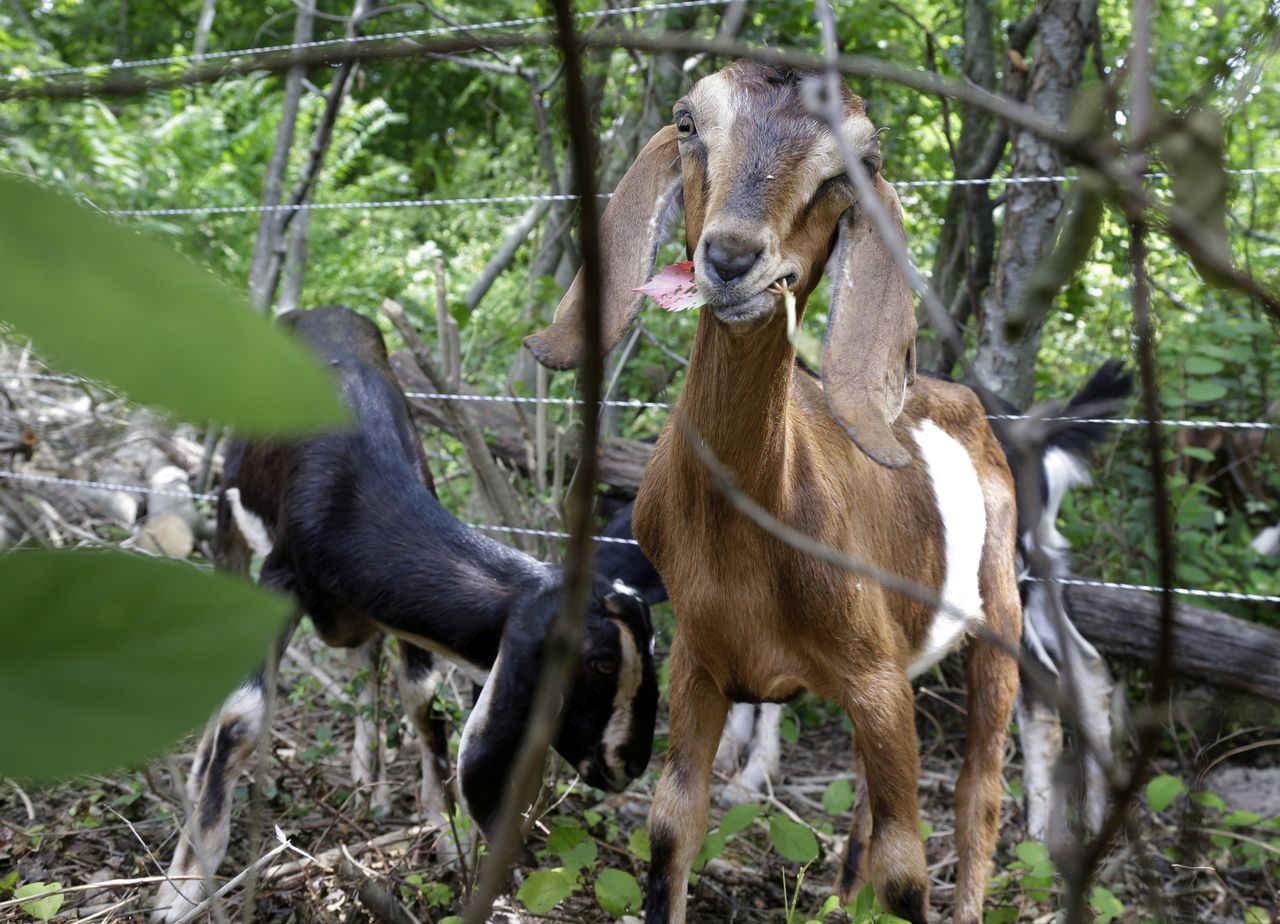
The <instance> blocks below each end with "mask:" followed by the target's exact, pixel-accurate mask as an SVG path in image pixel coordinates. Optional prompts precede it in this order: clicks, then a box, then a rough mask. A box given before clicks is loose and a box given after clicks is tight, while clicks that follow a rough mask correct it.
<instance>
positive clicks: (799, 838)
mask: <svg viewBox="0 0 1280 924" xmlns="http://www.w3.org/2000/svg"><path fill="white" fill-rule="evenodd" d="M769 842H770V843H771V844H773V849H774V850H776V851H777V852H778V853H779V854H781V855H782V856H783V857H785V858H786V859H788V860H794V861H796V862H797V863H810V862H812V861H813V860H814V859H815V858H817V856H818V839H817V838H816V837H814V835H813V831H811V830H810V829H809V827H808V826H807V825H801V824H796V823H795V822H794V821H792V820H791V819H790V818H787V817H786V816H785V815H774V816H772V817H771V818H770V819H769Z"/></svg>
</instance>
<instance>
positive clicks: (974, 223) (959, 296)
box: [918, 0, 1036, 372]
mask: <svg viewBox="0 0 1280 924" xmlns="http://www.w3.org/2000/svg"><path fill="white" fill-rule="evenodd" d="M1035 29H1036V17H1035V15H1034V14H1032V16H1030V17H1028V18H1027V19H1026V20H1024V21H1023V22H1020V23H1014V24H1012V25H1010V26H1009V29H1008V44H1007V47H1005V48H1004V57H1005V61H1004V76H1003V79H1002V80H1001V81H1000V92H1001V94H1002V95H1004V96H1006V97H1008V98H1010V99H1018V100H1020V99H1022V98H1023V96H1024V95H1025V93H1026V69H1025V66H1023V65H1022V64H1021V61H1022V54H1023V52H1025V51H1026V49H1027V45H1028V44H1030V42H1031V38H1032V36H1033V35H1034V34H1035ZM964 32H965V48H964V59H963V61H962V62H961V67H962V70H963V72H964V76H965V78H966V79H967V80H968V81H969V82H970V83H973V84H975V85H977V86H980V87H983V88H984V89H994V88H995V86H996V73H997V70H998V68H997V57H996V56H997V55H998V54H1000V49H998V48H997V46H996V43H995V36H994V33H995V18H994V16H993V14H992V10H991V5H990V2H989V0H969V3H968V4H967V6H966V8H965V23H964ZM958 112H959V115H960V121H961V127H960V138H959V140H958V142H957V143H956V144H955V146H954V150H953V152H952V153H953V163H952V168H953V170H954V172H955V175H956V177H958V178H963V179H973V180H976V179H988V178H990V177H991V176H992V174H993V173H994V172H995V170H996V167H998V166H999V164H1000V161H1001V160H1002V159H1003V157H1004V151H1005V147H1006V145H1007V144H1008V140H1009V132H1008V129H1007V128H1006V127H1005V125H1004V124H1003V123H1002V122H999V121H997V120H996V119H995V118H994V117H992V116H991V115H990V114H989V113H987V112H985V111H984V110H982V109H979V108H978V107H976V106H973V105H970V104H966V103H961V104H960V106H959V107H958ZM994 210H995V202H994V201H993V199H992V188H991V187H989V186H953V187H951V191H950V193H949V194H948V195H947V202H946V205H945V206H944V207H943V221H942V228H941V232H940V234H939V237H938V248H937V253H936V256H935V257H934V262H933V272H932V276H931V281H932V284H933V287H934V290H935V291H936V292H937V293H938V297H939V299H940V300H941V302H942V304H943V306H944V307H945V308H946V309H947V314H948V316H949V317H950V318H951V320H952V321H953V322H954V325H955V327H956V328H957V329H960V328H963V327H964V326H965V325H966V324H967V323H968V322H969V320H970V319H971V318H972V317H973V316H974V315H975V314H977V313H978V311H979V307H980V305H981V299H982V296H983V294H984V293H985V292H986V290H987V286H988V285H989V284H990V281H991V268H992V264H993V263H994V261H995V245H996V231H995V221H994V218H993V212H994ZM919 321H920V325H921V327H926V326H930V327H931V326H932V325H931V324H930V323H929V321H930V319H929V314H928V312H925V311H921V312H920V318H919ZM918 350H919V354H918V356H919V363H920V365H921V366H922V367H923V368H925V369H936V370H938V371H940V372H949V371H950V370H951V367H952V366H953V365H955V362H956V360H957V359H958V357H957V356H956V355H955V353H954V351H953V350H952V349H951V347H950V345H949V344H948V343H947V342H946V339H945V338H943V337H937V338H932V339H922V340H921V341H920V344H919V346H918Z"/></svg>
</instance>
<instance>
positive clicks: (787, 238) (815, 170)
mask: <svg viewBox="0 0 1280 924" xmlns="http://www.w3.org/2000/svg"><path fill="white" fill-rule="evenodd" d="M824 83H825V78H824V77H823V76H822V75H820V74H816V73H813V72H807V71H797V70H794V69H791V68H786V67H780V66H776V65H769V64H762V63H759V62H756V61H751V60H742V61H738V62H735V63H734V64H731V65H730V66H728V67H726V68H724V69H723V70H721V71H719V72H717V73H715V74H712V75H710V76H708V77H704V78H703V79H702V80H699V81H698V82H697V83H696V84H695V85H694V86H693V88H692V89H691V90H690V92H689V94H688V95H687V96H685V97H684V98H683V99H681V100H680V101H679V102H678V103H676V105H675V109H674V114H675V120H674V124H672V125H668V126H665V127H664V128H662V129H661V130H660V131H659V132H658V133H657V134H656V135H654V136H653V138H652V139H651V140H650V141H649V143H648V144H647V145H646V146H645V148H644V150H642V151H641V152H640V155H639V156H638V157H637V158H636V162H635V164H633V165H632V167H631V169H630V170H628V171H627V174H626V176H624V177H623V178H622V181H621V182H620V183H619V184H618V187H617V189H616V191H615V192H614V196H613V199H612V201H611V202H610V203H609V206H608V208H607V209H606V210H605V213H604V216H603V218H602V220H601V226H600V235H601V255H602V270H603V291H602V292H601V296H602V306H603V318H602V320H603V325H604V345H605V348H606V349H612V348H613V347H614V346H615V345H616V344H617V343H618V342H619V341H620V340H621V339H622V336H623V334H624V333H625V332H626V330H627V328H628V327H629V326H630V324H631V322H632V321H633V320H634V318H635V316H636V313H637V312H638V311H639V310H640V306H641V303H642V302H643V298H642V297H641V296H639V295H637V294H636V293H635V292H633V291H632V290H633V289H634V288H636V287H637V286H639V285H641V284H642V283H643V282H644V281H645V279H646V278H647V277H648V275H649V273H650V272H651V270H652V267H653V262H654V258H655V257H656V255H657V250H658V247H659V246H660V245H661V244H662V241H663V235H664V232H665V229H666V227H667V225H668V224H669V223H670V221H671V219H672V218H673V217H674V215H675V213H676V212H677V210H678V207H679V205H680V203H681V201H683V205H684V211H685V231H686V239H687V247H688V253H689V256H690V257H691V258H692V259H693V262H694V267H695V273H696V278H697V285H698V289H699V293H700V294H701V295H702V297H703V299H704V300H705V302H706V307H705V308H704V311H709V312H711V314H712V315H713V316H714V318H715V321H716V323H718V324H720V325H722V326H723V327H724V328H725V329H726V330H728V331H730V332H734V333H739V334H744V335H750V334H752V333H755V332H758V331H759V330H761V329H762V328H764V327H766V326H768V325H777V324H781V323H783V322H782V317H781V315H782V311H781V307H782V298H781V297H780V296H779V295H777V294H776V291H777V288H776V286H775V283H779V282H781V283H785V284H786V285H788V286H790V287H791V288H792V289H794V290H795V292H796V295H797V298H798V301H799V303H800V305H801V306H802V305H803V303H804V300H805V299H806V298H807V297H808V296H809V294H810V293H811V292H812V291H813V289H814V287H815V286H816V285H817V283H818V280H819V278H820V277H821V276H822V272H823V269H824V267H825V268H827V269H828V270H829V272H830V274H831V277H832V279H831V289H832V296H831V310H830V316H829V320H828V326H827V335H826V339H825V345H824V351H823V383H824V386H825V389H826V395H827V402H828V404H829V405H830V407H831V411H832V413H833V414H834V415H835V417H836V419H837V420H839V421H840V422H841V424H843V425H844V427H845V429H846V430H848V432H849V434H850V435H851V436H852V437H853V438H854V440H855V441H856V442H857V444H858V445H859V446H860V447H861V448H862V449H863V451H864V452H866V453H867V454H868V455H869V456H871V457H872V458H873V459H875V460H877V461H878V462H881V463H883V464H885V465H890V466H898V465H903V464H906V462H907V461H909V458H910V457H909V455H908V454H907V453H906V451H905V450H903V448H902V447H901V446H900V445H899V444H898V442H897V440H896V439H895V438H894V436H893V434H892V432H891V431H890V426H891V425H892V423H893V421H894V419H896V417H897V415H898V414H899V413H900V412H901V410H902V401H903V395H904V393H905V390H906V386H907V384H908V383H909V382H910V381H911V379H912V378H913V377H914V375H915V349H914V342H915V333H916V322H915V312H914V308H913V300H912V294H911V289H910V286H909V285H908V283H907V281H906V279H905V278H904V277H903V274H902V273H901V271H900V270H899V269H898V267H897V265H896V264H895V263H894V261H893V258H892V256H891V253H890V251H889V248H888V247H887V246H886V245H885V244H884V242H883V241H882V240H881V238H880V236H879V234H878V233H877V232H876V230H875V229H874V228H873V227H872V225H871V223H870V220H869V218H868V216H867V214H866V210H865V209H864V208H862V207H861V206H859V204H858V201H857V199H858V197H857V194H856V192H855V187H854V184H853V182H852V181H851V180H850V178H849V177H848V175H847V173H846V163H845V161H844V159H843V157H842V155H841V152H840V150H839V148H838V146H837V143H836V139H835V137H833V135H832V133H831V131H830V128H829V125H828V123H827V122H826V121H825V120H823V119H822V118H820V117H819V116H818V115H816V114H814V112H812V111H810V105H809V104H810V103H811V102H812V101H813V100H816V99H817V98H818V96H819V95H820V94H821V92H822V88H823V86H824ZM841 102H842V113H843V123H842V125H841V130H842V131H843V132H844V134H845V136H846V138H847V139H848V142H849V146H850V148H851V149H852V151H853V152H854V155H855V156H856V157H857V158H858V159H859V160H860V162H861V164H862V167H863V169H866V170H867V171H868V174H869V176H870V180H871V187H872V188H873V189H874V191H875V193H876V195H877V196H878V197H879V199H880V201H881V202H882V203H883V205H884V207H885V209H886V211H887V212H888V213H889V215H890V218H891V222H892V224H893V226H894V228H895V230H896V231H897V233H899V234H902V233H903V232H902V210H901V207H900V205H899V203H898V196H897V193H896V192H894V189H893V187H892V186H890V185H889V184H888V183H887V182H885V180H884V179H883V178H882V177H881V176H880V147H879V143H878V139H877V135H876V131H875V128H874V127H873V126H872V124H871V122H870V120H869V119H868V118H867V115H866V110H865V108H864V106H863V103H862V100H861V99H859V98H858V97H857V96H855V95H854V94H853V93H852V92H850V91H849V90H848V89H847V88H845V87H843V85H842V100H841ZM582 284H583V283H582V277H581V274H580V275H579V277H578V278H577V279H575V280H574V282H573V285H572V287H570V289H569V291H568V293H566V295H565V297H564V299H563V300H562V301H561V303H560V306H559V308H558V309H557V310H556V317H555V321H554V322H553V323H552V325H551V326H550V327H549V328H547V329H546V330H545V331H542V332H541V333H539V334H535V335H533V336H531V337H528V338H526V340H525V345H526V346H528V347H529V349H530V350H531V351H532V352H533V354H534V356H536V357H537V358H538V361H539V362H541V363H542V364H543V365H545V366H549V367H551V368H554V369H566V368H570V367H572V366H576V365H578V363H579V362H580V361H581V354H582V343H581V303H582Z"/></svg>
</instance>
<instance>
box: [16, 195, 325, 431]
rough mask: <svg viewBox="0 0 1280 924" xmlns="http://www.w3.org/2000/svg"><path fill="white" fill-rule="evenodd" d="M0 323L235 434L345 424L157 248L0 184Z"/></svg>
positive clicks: (247, 312)
mask: <svg viewBox="0 0 1280 924" xmlns="http://www.w3.org/2000/svg"><path fill="white" fill-rule="evenodd" d="M0 202H2V203H3V206H2V207H0V275H2V278H3V279H4V281H5V297H4V301H3V304H0V321H5V322H9V323H12V324H13V326H14V327H15V328H16V329H17V330H18V331H19V332H20V333H22V334H24V335H26V336H28V337H31V338H32V340H33V341H34V342H35V346H36V349H38V350H39V351H40V352H41V353H43V354H44V355H45V356H47V357H48V358H49V359H50V360H52V361H53V362H55V363H57V364H59V365H63V366H66V367H68V368H70V369H74V370H75V371H77V372H80V373H83V374H85V375H88V376H91V377H93V378H99V379H103V380H104V381H107V382H110V383H111V384H113V385H116V386H118V387H119V388H121V389H123V390H124V391H125V392H127V393H128V395H129V397H130V398H132V399H134V400H135V401H140V402H142V403H144V404H151V405H155V406H156V407H161V408H165V409H166V410H169V411H172V412H173V413H174V414H176V415H178V416H179V417H182V418H185V419H187V420H192V421H201V422H203V421H207V420H214V421H217V422H219V423H223V424H228V425H230V426H234V427H236V428H237V429H239V430H241V431H242V432H245V433H254V434H267V433H274V434H296V433H301V432H304V431H310V430H317V429H322V428H333V427H337V426H340V425H342V424H343V423H344V422H345V421H346V420H347V418H348V415H347V412H346V410H345V408H344V407H343V405H342V403H341V402H340V401H339V400H338V396H337V391H336V389H335V387H334V383H333V382H332V381H331V380H330V379H329V378H328V376H326V375H325V373H324V371H323V369H322V368H321V366H320V364H319V363H318V362H317V361H316V360H315V359H314V358H313V357H311V356H310V355H308V354H307V352H306V350H305V349H303V348H302V347H301V346H300V345H298V344H297V343H295V342H293V341H292V338H290V337H289V336H288V335H287V334H286V333H285V332H284V331H283V330H280V329H278V328H277V327H276V326H275V325H273V324H271V323H269V322H268V321H267V320H266V319H265V318H262V317H260V316H259V315H258V314H257V313H256V312H254V311H253V310H252V309H251V308H250V307H249V305H248V303H247V302H246V301H245V300H244V299H243V298H241V297H239V296H237V295H235V294H234V293H233V292H231V291H230V290H229V289H227V288H226V287H225V286H223V285H221V284H220V283H219V282H217V280H215V279H214V278H213V276H212V275H210V274H209V273H208V272H205V271H204V270H202V269H199V268H198V267H196V266H194V265H192V264H191V263H189V262H187V261H186V260H185V259H183V258H182V257H180V256H178V255H177V254H175V253H173V252H172V251H171V250H170V249H169V248H168V247H166V246H164V245H163V244H161V243H160V242H158V241H156V240H153V239H151V238H149V237H146V236H144V235H141V234H139V233H137V232H135V231H132V230H130V229H128V228H123V227H119V226H117V225H115V224H113V223H112V222H110V221H109V220H107V219H106V218H104V217H102V216H100V215H96V214H94V213H93V212H91V211H89V210H88V209H84V208H81V207H79V206H77V205H75V204H74V203H72V202H71V201H70V200H68V199H66V198H65V197H62V196H58V195H55V194H54V193H51V192H48V191H47V190H44V189H41V188H40V187H39V186H36V185H35V184H33V183H29V182H25V181H17V180H13V179H11V178H9V177H3V176H0Z"/></svg>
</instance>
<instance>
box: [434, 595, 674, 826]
mask: <svg viewBox="0 0 1280 924" xmlns="http://www.w3.org/2000/svg"><path fill="white" fill-rule="evenodd" d="M562 592H563V582H562V581H559V580H556V581H551V582H548V583H547V584H546V585H544V586H543V587H542V588H540V589H539V590H537V591H536V592H534V593H531V594H527V595H525V596H524V597H523V598H522V599H521V600H520V601H519V602H518V603H517V607H518V609H517V610H516V611H514V612H512V614H511V616H510V617H509V618H508V620H507V625H506V629H505V630H504V632H503V638H502V646H501V649H500V652H499V655H498V661H497V662H496V663H495V664H494V666H493V671H492V672H491V674H490V677H489V680H488V682H487V683H486V684H485V688H484V690H483V691H482V693H481V699H480V700H479V701H477V703H476V708H475V709H474V710H473V712H472V717H471V718H470V719H469V720H468V721H467V728H466V730H465V731H464V732H463V743H462V745H461V746H460V747H459V753H458V775H459V780H460V782H461V785H462V794H463V796H464V797H465V798H466V800H467V806H468V808H469V809H470V811H471V814H472V815H473V817H475V819H476V821H477V822H478V823H479V825H480V828H481V830H482V831H484V832H485V835H486V836H489V835H490V834H491V833H492V832H491V828H492V825H493V824H494V822H495V821H496V819H497V812H498V808H499V805H500V804H501V799H502V795H503V789H504V787H503V785H502V782H503V781H504V780H506V779H507V777H508V775H509V773H510V769H511V766H512V761H513V760H514V758H515V754H516V751H517V750H518V749H519V746H520V741H521V739H522V737H523V735H524V732H525V728H526V725H527V722H528V718H529V709H530V707H531V705H532V703H533V697H534V688H535V686H536V684H537V682H538V677H539V675H540V674H541V671H542V664H543V654H544V652H543V647H544V646H543V640H544V637H545V634H546V630H547V627H548V625H549V624H550V622H551V619H552V617H553V616H554V615H555V613H556V611H557V610H558V609H559V608H560V605H561V602H562ZM657 711H658V681H657V674H656V672H655V671H654V666H653V623H652V622H651V620H650V618H649V608H648V606H646V605H645V603H644V601H643V600H642V599H641V598H640V596H639V595H638V594H637V593H636V592H635V591H633V590H631V589H630V588H628V587H627V586H626V585H624V584H621V583H617V582H614V583H610V582H608V581H605V580H604V579H601V578H597V579H596V581H595V582H594V584H593V586H592V588H591V598H590V600H589V601H588V605H587V618H586V623H585V627H584V634H583V640H582V649H581V654H580V656H579V660H578V665H577V667H576V669H575V670H574V674H573V678H572V680H571V682H570V686H569V689H568V692H567V694H566V695H565V697H564V702H563V705H562V707H561V719H562V721H561V726H560V734H559V736H558V737H557V738H556V740H555V749H556V751H558V752H559V753H560V755H561V756H562V757H563V758H564V759H565V760H566V761H568V762H569V764H570V765H572V766H573V768H574V769H575V770H576V771H577V772H578V773H579V774H580V775H581V777H582V779H583V781H584V782H585V783H587V784H588V785H590V786H595V787H597V788H600V789H606V790H612V791H618V790H621V789H623V788H624V787H625V786H626V785H627V784H628V783H630V782H631V781H632V780H634V779H635V778H636V777H637V776H639V775H640V774H641V773H643V772H644V769H645V767H647V766H648V764H649V755H650V753H651V751H652V750H653V727H654V722H655V720H656V718H657ZM473 723H474V727H473Z"/></svg>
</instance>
